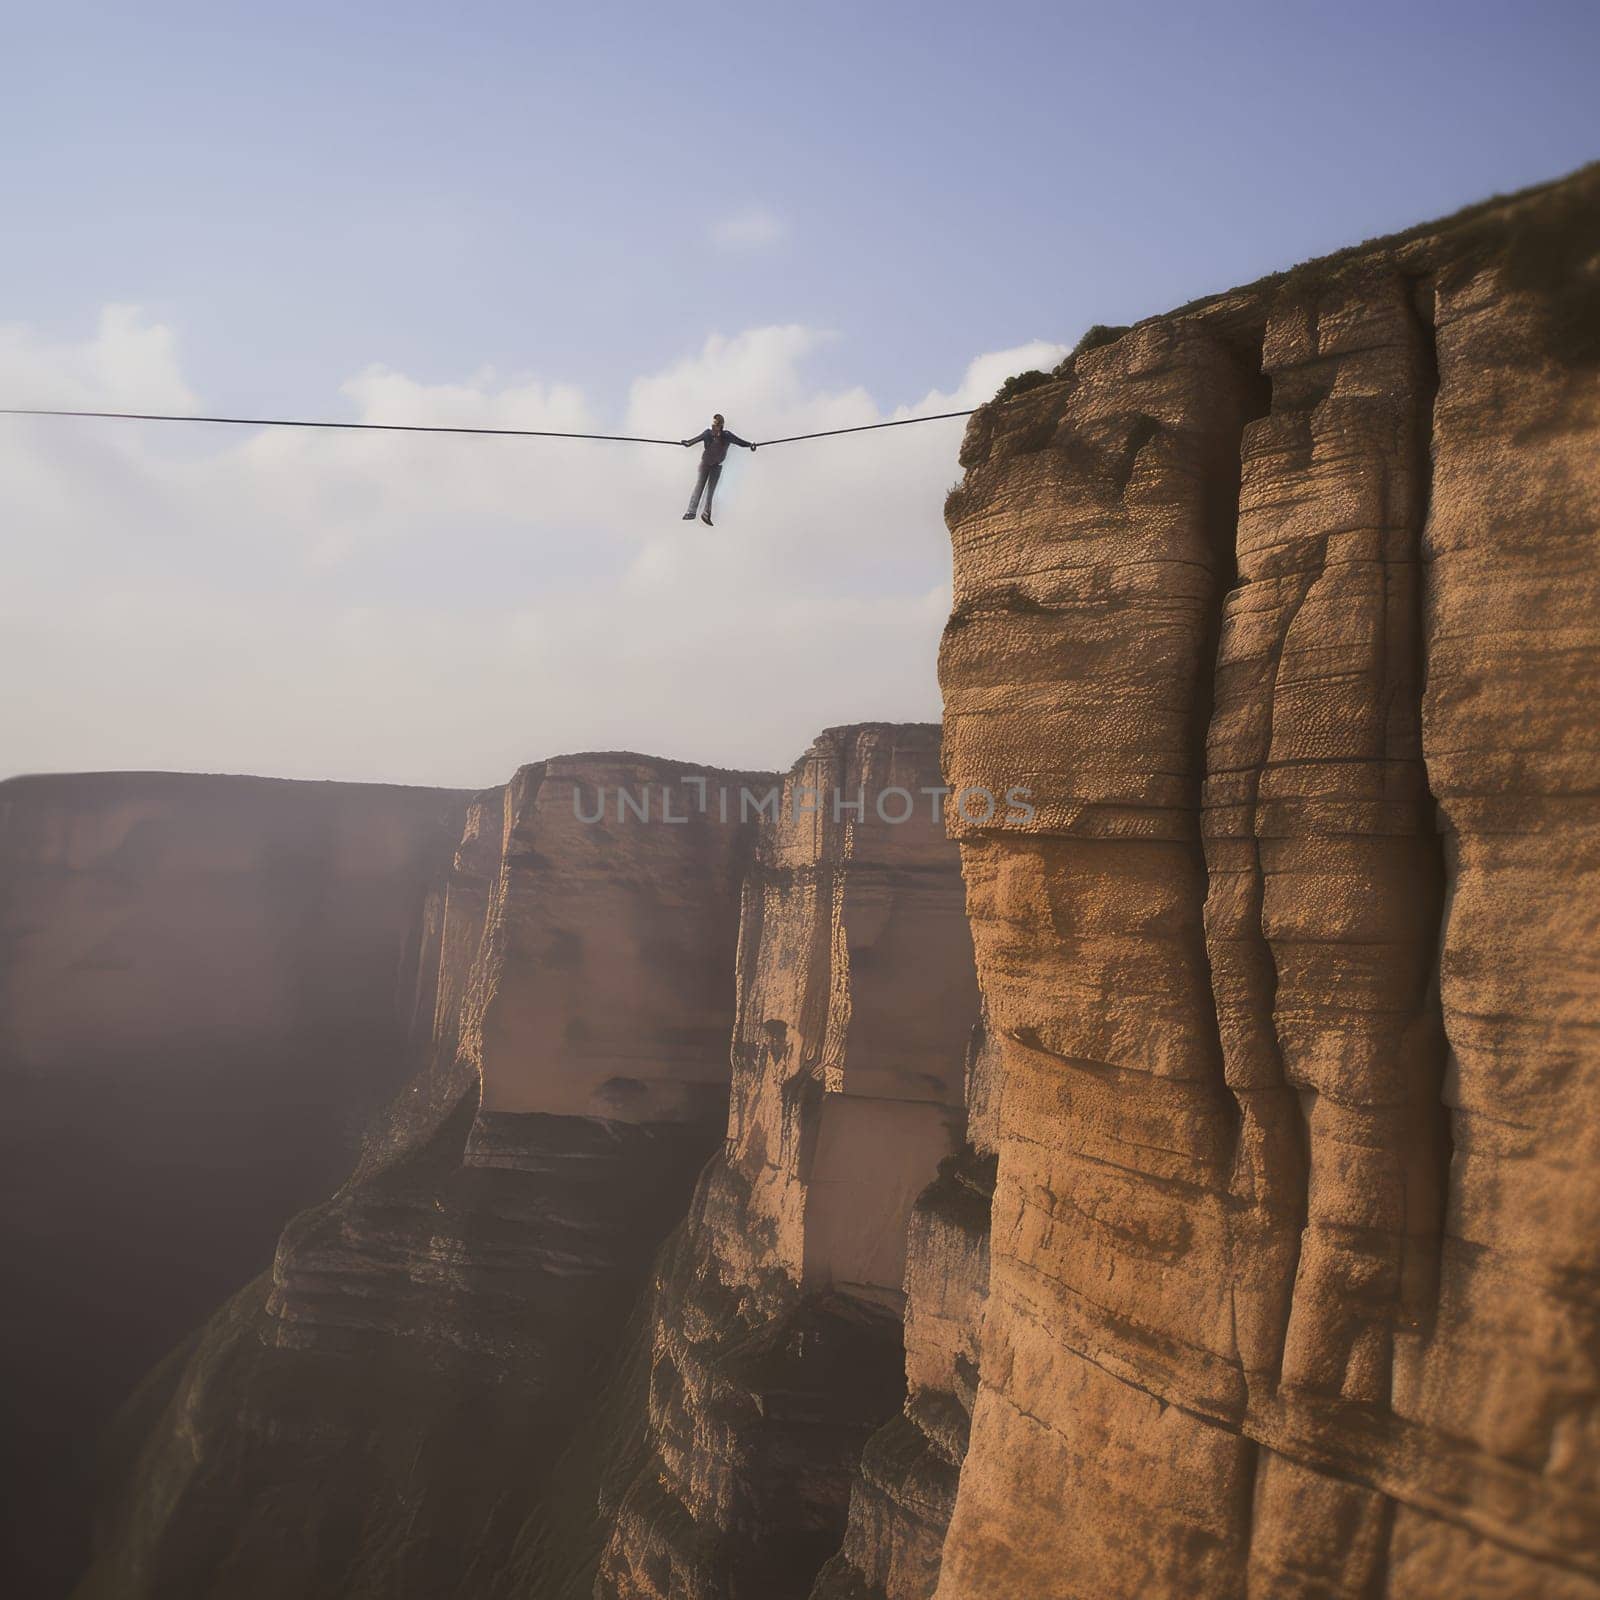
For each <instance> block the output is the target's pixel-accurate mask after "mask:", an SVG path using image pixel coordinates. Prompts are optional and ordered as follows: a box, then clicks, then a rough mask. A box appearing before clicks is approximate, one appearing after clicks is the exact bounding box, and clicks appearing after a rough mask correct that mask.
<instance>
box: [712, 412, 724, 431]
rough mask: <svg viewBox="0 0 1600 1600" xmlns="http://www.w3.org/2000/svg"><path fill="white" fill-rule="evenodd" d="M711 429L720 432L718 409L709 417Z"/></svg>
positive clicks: (720, 422)
mask: <svg viewBox="0 0 1600 1600" xmlns="http://www.w3.org/2000/svg"><path fill="white" fill-rule="evenodd" d="M711 431H712V432H713V433H721V432H722V413H721V412H720V411H719V412H717V413H716V415H715V416H713V417H712V419H711Z"/></svg>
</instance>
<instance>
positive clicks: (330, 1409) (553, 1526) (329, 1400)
mask: <svg viewBox="0 0 1600 1600" xmlns="http://www.w3.org/2000/svg"><path fill="white" fill-rule="evenodd" d="M714 776H715V777H716V778H718V779H720V780H722V781H723V782H725V783H726V784H727V785H729V786H730V787H731V788H732V789H733V791H734V792H735V793H736V794H737V792H738V790H739V789H740V788H741V787H743V786H745V785H749V786H751V787H752V788H755V789H757V790H760V789H764V788H765V787H767V786H769V785H770V782H771V780H770V778H768V777H767V776H766V775H751V774H716V775H714ZM695 777H701V778H703V777H704V774H697V773H696V772H695V771H694V769H689V768H685V767H683V766H681V765H680V764H676V763H669V762H661V761H653V760H649V759H647V758H643V757H636V756H584V757H571V758H566V759H563V760H556V761H550V762H545V763H542V764H540V765H538V766H536V767H530V768H526V769H524V770H523V771H521V772H519V773H518V774H517V775H516V777H515V778H514V779H513V780H512V782H511V783H510V784H509V785H508V786H507V787H506V788H505V789H504V790H503V791H501V790H496V791H491V792H489V793H487V794H484V795H481V796H479V797H477V799H476V800H475V801H474V802H473V803H472V805H471V806H470V808H469V811H468V817H467V823H466V828H465V831H464V835H463V838H462V842H461V845H460V848H459V849H458V851H457V854H456V858H455V861H454V864H453V867H452V869H451V871H450V873H449V876H448V881H447V883H446V884H445V886H444V888H443V891H442V893H441V894H440V895H438V896H436V898H435V903H434V908H433V915H432V918H431V925H430V951H431V955H432V965H433V971H434V976H433V977H432V979H431V980H430V981H429V983H428V984H427V985H426V986H425V987H426V988H427V989H428V990H429V991H430V992H432V993H433V994H434V995H435V998H436V1019H435V1027H434V1059H433V1062H432V1064H431V1066H430V1067H429V1068H428V1070H427V1071H425V1072H424V1073H423V1074H422V1075H421V1076H420V1077H419V1078H418V1079H417V1081H416V1082H415V1083H414V1084H412V1085H411V1086H410V1087H409V1088H407V1089H406V1090H405V1091H404V1092H403V1093H402V1094H401V1095H400V1097H399V1098H398V1099H397V1101H396V1102H395V1104H394V1105H393V1106H392V1107H391V1108H390V1111H389V1113H388V1114H387V1116H386V1117H385V1118H384V1119H382V1120H381V1121H380V1123H379V1124H378V1126H377V1128H376V1130H375V1132H374V1134H373V1137H372V1138H371V1140H370V1141H369V1144H368V1147H367V1149H366V1151H365V1153H364V1155H363V1158H362V1161H361V1164H360V1167H359V1169H358V1172H357V1174H356V1176H355V1178H354V1179H353V1180H352V1181H351V1182H350V1183H349V1184H348V1185H347V1186H346V1187H345V1188H344V1189H342V1190H341V1191H340V1192H339V1193H338V1194H337V1195H335V1196H334V1198H333V1199H332V1200H330V1201H328V1202H327V1203H325V1204H323V1205H320V1206H318V1207H316V1208H314V1209H313V1210H311V1211H308V1212H306V1213H304V1214H303V1215H302V1216H300V1217H298V1218H296V1219H295V1221H294V1222H292V1223H291V1224H290V1225H289V1226H288V1227H287V1228H286V1229H285V1230H284V1232H283V1235H282V1238H281V1239H280V1241H279V1245H278V1252H277V1258H276V1261H275V1263H274V1265H273V1269H272V1272H271V1274H270V1275H269V1277H268V1278H266V1279H264V1280H263V1281H261V1282H260V1283H258V1284H257V1285H255V1286H253V1287H252V1288H251V1289H249V1290H247V1291H245V1292H244V1293H243V1294H241V1295H240V1296H239V1297H237V1298H236V1299H235V1300H234V1301H233V1302H232V1303H231V1304H230V1305H229V1306H228V1307H226V1308H225V1309H224V1310H223V1311H222V1312H221V1313H219V1314H218V1315H217V1316H216V1317H214V1318H213V1319H212V1321H211V1322H210V1323H209V1324H208V1325H207V1327H206V1328H205V1329H204V1330H203V1331H202V1333H201V1334H200V1335H199V1336H198V1339H197V1341H196V1343H195V1345H194V1347H193V1349H192V1350H191V1351H189V1352H186V1353H185V1354H184V1355H183V1356H182V1357H180V1358H179V1359H176V1360H175V1361H173V1362H171V1363H169V1364H168V1366H167V1368H166V1369H165V1370H163V1371H162V1372H159V1373H157V1374H156V1375H155V1376H154V1377H152V1379H151V1380H150V1381H149V1382H148V1383H147V1385H146V1387H145V1389H144V1390H143V1391H142V1392H141V1393H140V1395H139V1396H137V1397H136V1399H135V1401H134V1402H133V1404H132V1405H131V1406H130V1408H129V1410H128V1412H127V1413H126V1415H125V1416H124V1418H123V1419H122V1423H121V1425H120V1428H119V1431H118V1435H117V1438H116V1440H115V1443H114V1449H115V1452H116V1453H117V1454H118V1455H119V1458H120V1466H121V1470H122V1473H123V1480H124V1481H123V1487H122V1490H121V1493H120V1494H119V1496H118V1497H117V1498H116V1499H115V1501H114V1503H113V1505H112V1508H111V1513H110V1516H109V1517H108V1520H107V1526H106V1528H105V1531H104V1535H103V1537H102V1539H101V1542H100V1548H99V1551H98V1553H97V1557H96V1560H95V1564H94V1566H93V1568H92V1570H91V1572H90V1574H89V1576H88V1577H87V1578H86V1579H85V1581H84V1583H83V1585H82V1588H81V1593H83V1594H84V1595H87V1596H95V1595H115V1596H134V1595H148V1596H162V1597H171V1596H217V1597H222V1596H227V1597H238V1596H250V1595H261V1596H281V1595H284V1594H300V1595H308V1596H309V1595H330V1596H331V1595H378V1594H383V1595H400V1594H406V1595H410V1594H415V1595H418V1596H423V1595H426V1596H429V1597H435V1596H446V1595H461V1596H469V1595H470V1596H479V1595H484V1594H488V1593H491V1592H508V1593H509V1592H514V1591H516V1590H518V1589H520V1588H521V1587H522V1585H523V1584H524V1582H525V1581H526V1582H530V1583H537V1584H538V1585H540V1586H542V1587H543V1588H544V1590H545V1592H551V1590H552V1589H553V1587H554V1586H555V1585H557V1584H559V1583H560V1582H561V1581H562V1574H563V1572H564V1571H565V1567H566V1565H567V1564H569V1563H572V1564H576V1565H578V1566H581V1565H582V1564H583V1563H584V1562H585V1561H586V1560H589V1559H591V1558H590V1556H589V1555H588V1553H587V1551H586V1550H584V1549H582V1548H579V1549H577V1550H576V1552H575V1553H574V1552H572V1551H570V1550H569V1545H571V1544H572V1542H573V1540H574V1539H575V1538H576V1533H575V1530H574V1529H572V1528H570V1527H566V1526H562V1525H560V1524H559V1523H558V1522H553V1521H552V1519H551V1517H550V1515H549V1514H548V1513H547V1510H546V1509H545V1508H547V1507H548V1506H549V1505H551V1504H553V1503H556V1502H558V1501H559V1500H560V1495H561V1493H562V1491H563V1490H564V1489H565V1488H567V1487H569V1486H567V1485H564V1484H563V1483H562V1482H561V1477H560V1473H559V1472H558V1471H557V1468H558V1464H560V1463H562V1462H564V1461H565V1462H567V1464H568V1465H567V1467H566V1468H563V1470H565V1471H569V1472H570V1471H573V1470H576V1469H573V1468H571V1465H570V1462H571V1456H570V1448H571V1445H572V1438H571V1436H572V1430H573V1424H574V1422H575V1421H576V1419H577V1418H578V1417H579V1416H580V1415H581V1413H582V1410H583V1408H584V1407H585V1406H586V1405H591V1404H594V1403H596V1401H597V1399H598V1391H599V1386H600V1384H601V1381H602V1378H603V1375H604V1373H605V1371H606V1364H607V1360H608V1358H609V1356H610V1354H611V1351H612V1349H613V1348H614V1346H615V1345H616V1344H617V1341H618V1338H619V1336H620V1334H621V1333H622V1331H623V1328H624V1325H625V1321H626V1316H627V1310H628V1306H629V1304H630V1302H631V1300H632V1298H633V1295H634V1294H635V1293H636V1291H637V1287H638V1281H639V1279H640V1277H641V1275H642V1274H643V1272H644V1269H645V1266H646V1264H647V1262H648V1259H649V1256H650V1253H651V1251H652V1249H653V1248H654V1246H655V1244H656V1243H657V1242H659V1240H660V1238H661V1237H662V1235H663V1234H664V1233H665V1232H666V1231H667V1229H669V1228H670V1227H671V1226H672V1224H673V1222H674V1221H676V1219H677V1218H678V1217H680V1216H681V1215H682V1214H683V1209H684V1206H685V1204H686V1203H687V1199H688V1193H689V1189H690V1186H691V1184H692V1181H693V1178H694V1175H695V1173H696V1171H697V1170H698V1169H699V1167H700V1166H701V1165H702V1164H703V1162H704V1161H705V1159H706V1156H707V1155H708V1154H709V1153H710V1150H711V1148H712V1147H713V1145H714V1144H715V1141H716V1139H717V1137H718V1136H719V1134H720V1132H721V1129H722V1126H723V1124H724V1122H725V1119H726V1114H727V1111H726V1108H727V1038H728V1032H729V1029H730V1027H731V1024H732V1015H733V995H734V989H733V978H732V974H733V954H734V946H735V941H736V934H737V926H738V907H739V891H740V885H741V883H742V881H743V878H744V873H745V867H746V862H747V857H748V853H749V842H750V835H751V832H752V829H753V824H752V823H748V822H741V821H740V820H739V819H738V816H737V814H735V815H734V816H733V817H732V819H731V820H728V821H724V820H722V819H721V817H720V816H719V815H718V814H717V812H716V810H715V809H714V808H712V807H708V808H705V809H700V808H698V807H697V806H696V805H695V804H694V800H695V796H696V791H695V790H694V788H693V786H692V783H691V784H689V785H687V786H686V784H685V781H684V780H685V779H686V778H689V779H693V778H695ZM623 796H626V797H627V803H624V801H623V799H622V797H623ZM663 808H666V810H667V811H669V812H670V815H663ZM643 813H648V816H646V815H644V814H643ZM564 1452H569V1453H568V1454H567V1455H565V1456H564V1454H563V1453H564ZM589 1503H590V1505H591V1506H592V1504H593V1495H592V1494H591V1495H590V1496H589ZM591 1520H592V1514H591ZM578 1543H579V1544H580V1545H581V1540H579V1541H578Z"/></svg>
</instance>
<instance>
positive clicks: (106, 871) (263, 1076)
mask: <svg viewBox="0 0 1600 1600" xmlns="http://www.w3.org/2000/svg"><path fill="white" fill-rule="evenodd" d="M465 799H466V797H465V796H464V795H460V794H455V793H452V792H448V791H443V790H431V789H400V788H386V787H383V786H379V785H366V784H317V783H287V782H279V781H274V780H268V779H258V778H228V777H196V776H180V775H174V774H164V773H103V774H78V775H73V776H61V777H37V778H19V779H13V780H11V781H10V782H7V783H4V784H0V1097H3V1103H4V1108H5V1110H4V1116H3V1118H0V1170H3V1171H4V1174H5V1179H4V1182H5V1194H6V1199H7V1225H6V1228H5V1243H4V1246H3V1247H0V1304H3V1305H4V1307H5V1316H4V1318H3V1329H4V1332H3V1335H0V1350H3V1365H4V1367H5V1370H6V1372H7V1373H8V1374H9V1375H10V1383H9V1385H8V1387H9V1388H10V1389H11V1391H12V1397H11V1399H10V1401H9V1404H8V1410H9V1412H10V1418H9V1420H10V1426H9V1427H8V1428H7V1430H6V1437H5V1444H4V1451H3V1456H0V1467H3V1468H4V1469H5V1471H4V1476H5V1478H6V1480H7V1482H8V1483H9V1484H10V1486H11V1488H10V1491H9V1492H8V1494H7V1497H6V1505H5V1513H4V1528H3V1531H0V1551H3V1552H4V1554H3V1556H0V1589H5V1590H7V1591H8V1592H12V1593H29V1594H38V1595H45V1594H48V1593H50V1592H51V1591H52V1589H54V1590H55V1591H56V1592H60V1590H61V1589H62V1588H64V1586H65V1584H66V1583H67V1582H68V1581H70V1577H71V1576H72V1574H73V1573H74V1572H76V1571H77V1570H78V1569H79V1567H80V1566H81V1561H82V1550H81V1545H82V1542H83V1539H84V1536H85V1533H86V1530H87V1516H86V1510H85V1508H86V1503H87V1501H88V1498H89V1486H88V1483H87V1475H86V1471H85V1467H86V1464H87V1462H88V1461H89V1459H90V1457H91V1454H92V1446H93V1440H94V1437H95V1435H96V1434H97V1433H98V1432H99V1431H100V1429H101V1428H103V1427H104V1425H105V1423H106V1422H107V1421H108V1420H109V1417H110V1415H111V1413H112V1411H113V1409H114V1407H115V1406H116V1405H117V1404H118V1403H120V1401H121V1400H122V1399H123V1397H124V1396H125V1395H126V1393H127V1391H128V1390H129V1388H130V1387H131V1386H132V1385H133V1383H134V1382H135V1381H136V1380H137V1378H138V1377H139V1375H140V1374H141V1373H142V1372H144V1371H145V1370H147V1369H148V1368H149V1367H150V1366H151V1365H152V1364H153V1363H154V1362H155V1361H156V1360H158V1359H159V1358H160V1357H161V1356H162V1355H163V1354H164V1353H165V1352H166V1350H167V1349H168V1348H170V1346H171V1345H172V1344H174V1343H175V1342H176V1341H177V1340H179V1339H180V1338H181V1337H183V1336H184V1334H186V1333H187V1332H188V1331H189V1330H190V1329H191V1328H193V1327H194V1325H195V1323H196V1322H197V1321H198V1320H200V1318H202V1317H203V1316H204V1315H205V1314H206V1312H207V1310H208V1309H209V1308H210V1307H211V1306H214V1305H215V1304H216V1303H217V1302H218V1300H219V1299H222V1298H224V1297H225V1296H226V1295H228V1294H231V1293H232V1292H233V1291H234V1290H236V1289H237V1288H238V1287H239V1285H240V1284H242V1283H244V1282H246V1281H248V1280H249V1279H250V1278H251V1277H252V1276H253V1275H254V1274H255V1273H257V1272H259V1271H260V1270H261V1268H262V1267H263V1266H264V1265H265V1263H266V1262H267V1261H268V1260H269V1259H270V1258H271V1253H272V1241H273V1238H274V1237H275V1235H276V1233H277V1231H278V1229H279V1228H280V1227H281V1226H282V1223H283V1219H284V1217H285V1216H286V1215H288V1214H290V1213H291V1212H293V1211H294V1210H296V1209H298V1208H299V1207H300V1206H303V1205H306V1204H308V1203H309V1202H310V1201H311V1200H313V1199H315V1198H316V1197H317V1196H319V1195H322V1194H326V1193H327V1192H328V1190H329V1188H330V1187H332V1186H333V1185H334V1184H336V1183H337V1182H338V1181H339V1179H340V1177H341V1176H342V1175H343V1173H344V1172H346V1171H348V1169H349V1165H350V1161H351V1159H352V1157H353V1155H354V1154H355V1151H356V1148H357V1142H358V1139H359V1136H360V1130H361V1128H362V1126H363V1125H364V1124H365V1123H366V1121H367V1120H368V1118H369V1117H370V1116H371V1115H372V1113H373V1111H374V1110H375V1109H376V1108H377V1107H378V1106H379V1105H381V1104H382V1103H383V1101H384V1100H385V1099H386V1098H387V1097H388V1096H389V1095H391V1094H393V1093H394V1091H395V1089H396V1088H397V1087H398V1086H399V1084H400V1083H402V1082H403V1081H404V1079H405V1077H406V1075H407V1073H408V1072H409V1070H410V1069H411V1067H412V1065H413V1064H414V1063H413V1060H412V1058H411V1057H410V1055H409V1049H410V1045H409V1041H408V1037H407V1034H408V1029H409V1027H410V1025H411V1019H410V1011H411V1008H412V1005H413V1003H414V998H415V975H416V970H417V963H418V949H419V946H420V944H421V941H422V939H423V938H424V937H425V935H424V932H423V927H424V922H425V912H424V900H425V896H426V893H427V889H428V887H429V884H430V882H431V881H432V880H433V879H434V878H435V877H436V876H437V875H438V873H439V871H440V869H441V867H442V864H443V863H444V861H446V860H447V859H448V855H449V851H450V848H451V845H452V843H453V841H454V838H455V836H456V835H457V833H458V832H459V830H460V825H461V823H460V816H461V810H462V806H463V804H464V802H465ZM112 1330H114V1336H111V1335H112Z"/></svg>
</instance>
